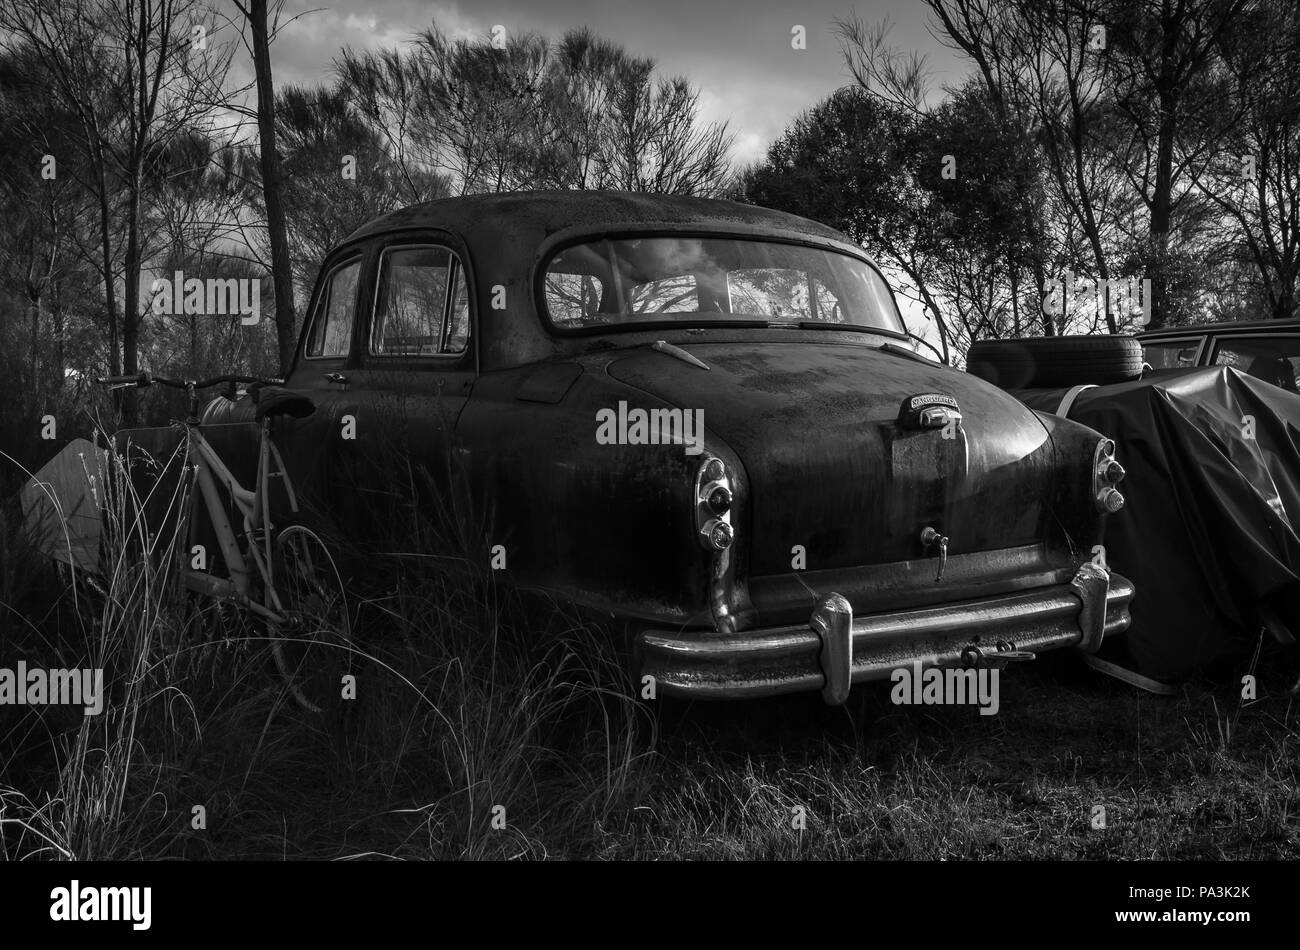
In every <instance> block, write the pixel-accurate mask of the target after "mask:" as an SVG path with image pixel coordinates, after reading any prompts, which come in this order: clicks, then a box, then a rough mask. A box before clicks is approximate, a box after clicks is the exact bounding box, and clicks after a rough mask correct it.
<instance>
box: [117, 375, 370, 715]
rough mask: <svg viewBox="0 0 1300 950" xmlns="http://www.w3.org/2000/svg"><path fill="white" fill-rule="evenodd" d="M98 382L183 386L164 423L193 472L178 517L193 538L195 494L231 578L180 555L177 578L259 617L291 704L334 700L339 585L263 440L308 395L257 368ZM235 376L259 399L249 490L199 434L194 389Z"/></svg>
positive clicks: (347, 634)
mask: <svg viewBox="0 0 1300 950" xmlns="http://www.w3.org/2000/svg"><path fill="white" fill-rule="evenodd" d="M96 382H97V383H99V384H100V385H104V386H108V387H109V389H110V390H115V389H124V388H136V389H144V388H147V387H149V386H152V385H159V386H167V387H170V388H173V389H183V390H185V391H186V392H187V393H188V395H189V406H190V412H189V416H188V417H187V418H186V419H185V420H183V421H181V420H172V425H173V426H174V427H180V428H182V429H183V431H184V433H185V444H186V452H187V455H186V464H185V467H184V471H185V473H186V474H187V477H188V478H189V479H191V484H189V485H188V486H186V487H187V488H188V489H189V490H188V491H186V492H185V493H184V494H183V496H182V497H184V498H185V499H186V500H187V506H188V509H187V511H185V512H183V513H182V517H184V518H185V519H186V522H187V524H186V528H187V531H188V536H189V538H190V541H191V543H193V540H194V538H195V537H196V535H197V532H198V530H199V528H200V525H199V523H198V521H197V519H196V513H197V511H198V506H197V504H196V502H197V499H198V498H202V500H203V508H204V510H205V511H206V513H207V516H208V519H209V526H210V528H211V530H212V532H213V533H214V534H215V536H216V539H217V547H218V549H219V551H220V555H221V561H222V563H223V564H224V565H225V568H226V571H227V573H228V574H229V577H217V576H214V575H213V574H211V573H209V572H208V571H207V570H206V569H196V568H195V567H194V566H193V562H192V561H191V562H190V563H189V564H188V566H187V565H186V564H185V563H184V562H182V568H181V575H182V581H183V584H184V586H185V587H186V589H188V590H190V591H193V592H194V593H196V594H199V595H201V596H202V595H206V596H208V597H212V598H214V599H217V600H221V601H224V602H233V603H235V604H237V605H238V606H240V607H242V608H244V609H246V610H248V611H249V612H250V613H252V614H254V615H255V616H258V617H260V618H261V619H262V620H263V621H264V622H265V624H266V628H267V632H268V634H269V637H270V642H271V652H272V654H273V656H274V658H275V664H276V667H277V669H278V670H279V673H280V675H281V676H282V677H283V678H284V680H285V683H286V685H287V688H288V690H289V692H290V694H291V695H292V696H293V698H294V700H295V702H297V703H298V705H299V706H301V707H302V708H303V709H305V710H307V711H308V712H311V713H321V712H323V711H324V708H325V707H327V706H331V705H333V703H332V702H331V701H330V700H331V699H334V700H337V699H338V698H339V697H340V696H341V689H342V676H343V674H344V673H345V672H346V671H348V670H350V669H351V657H352V634H351V627H350V616H349V613H348V606H347V592H346V589H345V588H344V585H343V580H342V577H341V576H340V574H339V570H338V565H337V564H336V562H335V560H334V557H333V555H332V554H331V553H330V550H329V547H328V545H326V544H325V542H324V541H323V540H322V539H321V537H320V535H319V534H318V533H317V532H316V531H315V530H313V529H312V528H311V527H310V526H308V525H307V524H304V523H302V522H301V513H300V509H299V505H298V493H297V491H296V490H295V489H294V485H293V480H292V479H291V478H290V476H289V472H288V470H287V469H286V468H285V465H284V459H283V458H282V456H281V455H280V450H279V448H278V447H277V446H276V444H275V442H274V440H273V439H272V438H271V420H272V419H274V418H276V417H278V416H285V415H288V416H293V417H295V418H304V417H306V416H308V415H311V413H312V412H314V411H315V404H314V403H313V402H312V400H311V399H310V398H308V397H307V396H303V395H300V394H297V393H292V392H288V391H286V390H274V391H273V390H271V389H268V388H266V387H276V386H280V385H282V384H283V382H284V381H283V380H279V379H262V378H259V377H255V376H239V375H225V376H214V377H212V378H211V379H205V380H201V381H196V380H174V379H167V378H165V377H161V376H154V375H152V374H151V373H147V372H146V373H139V374H136V375H134V376H108V377H104V378H102V379H98V380H96ZM240 383H244V384H248V385H249V386H250V392H252V393H253V394H254V398H255V400H256V402H257V410H256V412H255V416H254V418H255V421H256V422H257V424H258V428H259V437H258V452H257V475H256V481H255V483H254V485H253V487H252V488H247V487H245V486H244V485H243V484H241V483H240V481H239V479H238V478H237V477H236V476H235V475H234V474H233V473H232V472H231V471H230V467H229V466H228V465H227V464H226V463H225V462H224V461H223V460H222V458H221V456H220V454H219V453H218V452H217V451H216V450H215V449H214V448H213V447H212V445H211V444H210V443H209V442H208V440H207V439H206V438H205V437H204V435H203V432H202V430H201V426H200V422H199V417H198V412H199V391H200V390H203V389H210V388H212V387H214V386H220V385H229V386H230V388H231V395H233V391H234V387H235V386H236V385H237V384H240ZM273 480H275V481H277V482H278V483H279V484H280V485H281V486H282V487H283V489H284V494H285V496H286V498H287V500H288V511H287V512H284V513H281V512H275V511H272V506H271V504H270V492H269V488H270V484H271V482H272V481H273ZM195 485H197V487H198V492H197V493H196V492H195V491H194V487H195ZM222 489H224V491H225V496H226V498H228V499H229V500H230V501H231V502H233V503H234V506H235V508H236V509H237V510H238V513H239V515H240V517H241V518H242V521H243V524H242V529H241V530H239V531H236V530H235V528H234V527H233V526H232V524H231V521H230V518H229V517H227V507H228V506H227V505H226V504H224V503H223V497H222V493H221V490H222ZM344 660H346V662H342V661H344Z"/></svg>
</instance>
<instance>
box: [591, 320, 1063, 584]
mask: <svg viewBox="0 0 1300 950" xmlns="http://www.w3.org/2000/svg"><path fill="white" fill-rule="evenodd" d="M682 349H684V350H685V351H686V352H688V353H689V354H690V355H691V356H694V357H697V358H698V359H701V360H703V361H704V362H705V363H707V364H708V366H709V369H708V370H707V371H706V370H704V369H701V368H699V367H698V366H693V365H691V364H690V363H688V362H685V361H683V360H681V359H678V358H675V357H673V356H671V355H668V354H665V353H661V352H656V351H654V350H650V349H645V350H636V351H632V352H629V353H628V354H627V355H622V356H618V357H615V358H614V359H613V360H612V361H611V362H610V363H609V364H608V365H607V367H606V371H607V372H608V373H609V375H610V376H611V377H613V378H614V379H617V380H619V381H620V382H622V383H624V384H626V385H629V386H633V387H636V388H637V389H640V390H642V391H644V392H646V393H649V394H652V395H654V396H656V397H658V398H659V399H662V400H664V401H665V402H668V403H670V404H672V405H674V406H680V407H681V408H682V409H686V410H696V409H700V410H703V413H704V418H703V421H704V425H705V429H706V431H707V433H708V434H709V437H716V438H720V439H722V440H723V441H724V442H726V443H727V444H728V445H729V446H730V447H731V448H732V449H733V450H734V451H735V452H736V453H737V454H738V456H739V457H740V459H741V460H742V464H743V465H744V469H745V473H744V474H745V478H746V479H747V482H748V485H749V504H748V506H747V510H745V511H742V512H738V513H737V514H738V516H739V518H738V523H737V528H738V530H739V531H742V532H745V534H746V535H747V539H746V540H747V541H748V544H747V548H748V551H749V562H750V563H749V569H748V573H749V574H750V575H751V576H752V575H767V574H788V573H789V572H790V571H791V561H792V549H793V548H794V546H795V545H802V546H803V547H804V549H805V551H806V553H807V567H808V568H809V569H830V568H843V567H852V566H857V565H871V564H885V563H892V562H898V561H903V560H907V559H911V558H917V557H921V556H924V555H925V554H927V553H931V554H932V553H933V552H932V551H931V552H927V551H926V549H925V548H924V546H923V545H922V543H921V540H920V537H921V532H922V530H923V529H924V528H926V527H927V526H930V527H934V528H935V529H937V530H938V532H940V533H941V534H943V535H945V536H947V537H948V538H949V546H948V551H949V554H950V555H955V554H969V553H974V552H979V551H987V550H998V549H1004V548H1009V547H1015V546H1021V545H1030V544H1039V543H1042V542H1044V541H1045V540H1046V537H1047V530H1048V525H1049V520H1050V515H1051V512H1050V505H1051V498H1052V489H1053V478H1054V453H1053V451H1052V445H1051V441H1050V438H1049V436H1048V433H1047V431H1046V429H1045V428H1044V427H1043V425H1042V424H1041V423H1040V422H1039V421H1038V419H1037V417H1036V416H1035V415H1034V413H1033V412H1032V411H1031V410H1029V409H1027V408H1026V407H1025V406H1024V405H1022V404H1021V403H1020V402H1018V401H1017V400H1016V399H1014V398H1013V397H1012V396H1010V395H1009V394H1007V393H1005V392H1003V391H1002V390H999V389H997V388H996V387H994V386H992V385H990V384H988V383H985V382H983V381H981V380H979V379H977V378H975V377H973V376H969V375H967V374H966V373H962V372H959V371H956V370H953V369H949V368H947V367H944V366H939V365H936V364H930V363H922V362H919V361H916V360H912V359H909V358H907V357H904V356H900V355H896V354H892V353H889V352H887V351H883V350H880V349H878V348H876V347H872V346H865V345H857V344H845V343H829V342H827V343H823V342H818V341H813V342H795V341H790V342H785V341H782V342H779V343H770V342H727V343H721V342H719V343H699V344H687V345H684V346H683V347H682ZM932 393H937V394H942V395H945V396H950V397H952V399H954V400H956V402H957V405H958V407H959V411H960V412H961V413H962V416H963V419H962V422H961V425H960V426H959V427H958V428H957V429H956V430H955V431H954V430H953V428H952V427H949V429H948V435H949V436H950V437H945V434H944V432H943V431H942V430H940V429H913V428H908V427H906V426H903V425H900V420H899V416H900V408H901V407H902V405H903V403H904V400H907V399H910V397H913V396H916V395H920V394H932ZM706 444H707V443H706Z"/></svg>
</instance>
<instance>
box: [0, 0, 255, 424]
mask: <svg viewBox="0 0 1300 950" xmlns="http://www.w3.org/2000/svg"><path fill="white" fill-rule="evenodd" d="M215 22H216V21H215V17H214V15H213V14H212V13H211V11H210V9H209V8H207V7H206V6H203V5H201V3H199V2H198V0H69V2H67V3H63V4H58V5H53V4H48V3H46V2H44V0H10V2H9V3H7V4H5V5H4V6H0V29H3V31H4V32H5V34H6V37H5V39H4V40H3V42H4V43H5V44H6V46H7V47H8V48H9V49H27V50H30V51H32V53H33V54H34V55H35V56H36V58H37V59H38V60H39V62H40V63H41V66H42V68H43V69H44V70H45V72H46V74H47V75H48V76H49V77H50V80H51V81H52V83H53V84H54V89H53V90H52V92H53V93H54V94H56V95H58V96H59V97H60V98H61V101H62V102H63V104H64V105H65V107H67V108H68V109H69V110H70V111H71V112H73V113H74V114H75V115H76V117H77V128H78V131H79V139H80V141H79V143H78V144H79V149H80V151H81V152H82V158H83V159H84V160H85V162H86V164H87V166H88V167H89V169H90V173H89V175H88V178H89V180H90V184H91V187H92V188H93V190H94V193H95V194H96V195H97V197H98V201H99V212H100V244H101V269H102V271H103V280H104V295H105V305H106V309H107V311H108V314H109V319H110V322H114V323H115V322H116V319H117V317H116V315H117V313H118V311H119V307H118V298H117V294H116V285H117V274H118V270H117V267H116V265H115V258H116V250H117V248H116V247H115V243H116V242H115V241H114V236H113V231H114V224H113V218H114V216H115V215H118V214H120V215H121V218H122V221H123V227H124V229H125V235H124V238H123V240H122V245H123V246H122V247H121V260H122V263H121V269H120V273H121V279H122V297H121V301H122V303H121V308H120V312H121V348H120V357H119V351H118V346H117V343H116V340H115V341H114V344H113V347H112V352H111V353H110V369H112V370H113V371H121V372H125V373H134V372H136V371H137V370H138V369H139V365H138V357H139V348H138V343H139V333H140V323H141V319H142V317H143V315H144V311H145V308H144V307H142V305H141V294H140V282H141V271H142V265H143V260H144V247H143V241H142V235H141V228H140V224H141V219H142V216H143V211H144V203H145V200H146V196H145V194H144V177H145V167H146V164H147V162H148V161H149V160H150V158H151V156H153V155H154V154H155V153H156V151H157V150H158V149H160V148H162V147H164V146H165V145H166V144H167V142H168V141H170V140H171V139H172V138H174V137H175V136H177V135H179V134H180V133H181V132H182V131H184V130H186V129H190V128H193V127H195V126H196V125H198V124H199V123H200V122H201V120H202V119H203V118H204V117H205V116H207V115H208V114H210V112H211V111H212V110H213V108H214V106H215V104H216V103H219V102H220V101H221V99H222V86H223V83H224V80H225V74H226V69H227V67H228V65H229V51H228V49H226V48H225V46H224V44H220V43H218V42H216V38H215V37H213V36H212V35H211V34H212V33H213V32H215ZM119 196H120V203H121V207H120V209H118V208H115V205H116V204H117V203H118V198H119ZM114 335H116V334H114ZM125 394H126V398H125V399H124V401H123V412H124V417H125V420H126V421H127V423H128V424H131V423H133V422H134V419H135V402H134V398H133V396H134V393H133V391H131V390H126V391H125Z"/></svg>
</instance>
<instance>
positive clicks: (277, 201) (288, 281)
mask: <svg viewBox="0 0 1300 950" xmlns="http://www.w3.org/2000/svg"><path fill="white" fill-rule="evenodd" d="M266 4H267V0H250V2H249V6H248V19H249V26H250V27H251V30H252V34H253V71H254V73H255V74H256V77H257V135H258V139H259V142H260V147H261V164H262V197H263V200H264V201H265V203H266V228H267V232H268V233H269V235H270V239H271V280H272V283H273V284H274V286H275V339H276V346H277V349H278V350H279V356H280V373H281V375H284V374H285V373H288V372H289V364H290V363H291V362H292V360H293V351H294V347H295V345H296V343H297V337H296V335H295V334H294V305H293V268H292V265H291V263H290V260H289V236H288V231H287V228H286V225H285V218H284V200H283V183H282V181H281V177H280V155H279V153H278V152H277V151H276V149H275V86H274V85H273V84H272V82H271V51H270V37H269V35H268V33H267V12H266Z"/></svg>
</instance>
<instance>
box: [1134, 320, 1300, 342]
mask: <svg viewBox="0 0 1300 950" xmlns="http://www.w3.org/2000/svg"><path fill="white" fill-rule="evenodd" d="M1243 330H1244V331H1246V332H1250V331H1253V330H1300V320H1229V321H1225V322H1222V323H1195V324H1190V325H1188V326H1181V327H1161V328H1160V329H1159V330H1147V331H1145V332H1143V333H1138V334H1136V336H1137V338H1138V339H1139V340H1145V339H1156V338H1159V337H1171V336H1172V337H1178V336H1196V335H1198V334H1205V333H1236V332H1238V331H1243Z"/></svg>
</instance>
